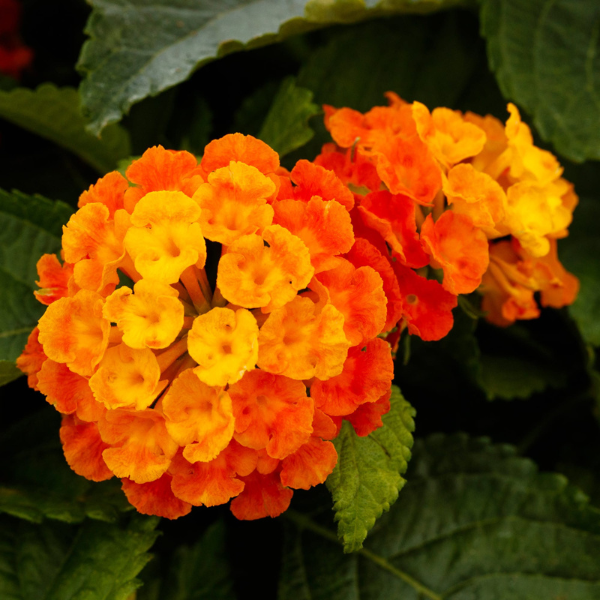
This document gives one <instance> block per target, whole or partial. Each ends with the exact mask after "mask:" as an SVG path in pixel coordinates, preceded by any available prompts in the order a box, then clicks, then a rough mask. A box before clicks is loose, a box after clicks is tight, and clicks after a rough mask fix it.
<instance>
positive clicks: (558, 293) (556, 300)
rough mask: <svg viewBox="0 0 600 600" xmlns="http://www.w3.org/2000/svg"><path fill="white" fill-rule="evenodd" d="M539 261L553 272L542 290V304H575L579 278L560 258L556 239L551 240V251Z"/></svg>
mask: <svg viewBox="0 0 600 600" xmlns="http://www.w3.org/2000/svg"><path fill="white" fill-rule="evenodd" d="M538 261H539V262H540V263H542V264H543V265H545V266H546V267H547V268H548V270H549V271H550V273H551V278H550V281H549V282H548V284H547V285H545V286H544V287H542V290H541V292H542V293H541V298H540V301H541V304H542V306H551V307H552V308H561V307H563V306H568V305H569V304H573V302H575V298H577V293H578V292H579V279H577V277H575V275H572V274H571V273H569V272H568V271H567V270H566V269H565V268H564V267H563V266H562V264H561V263H560V261H559V260H558V249H557V243H556V240H553V239H551V240H550V252H548V254H546V256H544V257H542V258H540V259H538Z"/></svg>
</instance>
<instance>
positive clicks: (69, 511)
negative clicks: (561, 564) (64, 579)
mask: <svg viewBox="0 0 600 600" xmlns="http://www.w3.org/2000/svg"><path fill="white" fill-rule="evenodd" d="M43 402H44V401H43V399H42V397H41V396H40V403H43ZM59 427H60V415H59V414H58V413H57V412H56V411H55V410H54V408H51V407H49V406H47V407H44V408H43V409H42V410H40V411H38V412H37V413H35V414H34V415H32V416H31V417H27V418H26V419H24V420H22V421H20V422H19V423H17V424H16V425H14V426H13V427H11V428H10V429H8V430H6V431H5V432H3V433H2V434H1V435H0V482H1V483H0V512H4V513H6V514H9V515H12V516H15V517H19V518H21V519H26V520H28V521H31V522H35V523H40V522H42V521H43V520H44V519H45V518H47V519H55V520H58V521H64V522H66V523H79V522H81V521H83V520H84V519H85V517H91V518H93V519H97V520H100V521H107V522H109V521H116V520H117V518H118V516H119V514H120V512H121V511H125V510H130V509H131V505H130V504H129V503H128V502H127V499H126V498H125V495H124V494H123V492H122V491H121V487H120V483H119V481H118V480H117V479H111V480H109V481H103V482H101V483H93V482H91V481H88V480H87V479H85V478H83V477H80V476H78V475H76V474H75V473H74V472H73V471H71V469H70V468H69V466H68V464H67V462H66V461H65V458H64V456H63V453H62V448H61V446H60V441H59V438H58V429H59ZM1 597H2V596H1V595H0V598H1Z"/></svg>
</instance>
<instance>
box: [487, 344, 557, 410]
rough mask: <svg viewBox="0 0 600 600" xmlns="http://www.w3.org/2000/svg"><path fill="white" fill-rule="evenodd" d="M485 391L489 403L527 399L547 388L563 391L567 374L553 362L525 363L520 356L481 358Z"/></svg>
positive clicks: (530, 361) (533, 361) (532, 361)
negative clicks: (499, 399) (491, 401)
mask: <svg viewBox="0 0 600 600" xmlns="http://www.w3.org/2000/svg"><path fill="white" fill-rule="evenodd" d="M480 383H481V387H482V389H483V390H484V391H485V393H486V395H487V397H488V400H494V399H496V398H503V399H504V400H513V399H515V398H521V399H526V398H529V396H531V394H534V393H535V392H543V391H544V390H545V389H546V388H547V387H549V386H551V387H562V386H564V385H565V384H566V373H564V372H563V371H561V370H560V369H556V367H554V366H553V365H552V364H551V363H550V362H541V361H535V360H527V359H522V358H519V357H516V356H492V355H483V356H482V357H481V379H480Z"/></svg>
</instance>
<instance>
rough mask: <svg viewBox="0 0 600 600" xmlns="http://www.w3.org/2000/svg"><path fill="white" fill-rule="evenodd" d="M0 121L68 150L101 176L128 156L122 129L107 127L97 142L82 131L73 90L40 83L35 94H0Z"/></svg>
mask: <svg viewBox="0 0 600 600" xmlns="http://www.w3.org/2000/svg"><path fill="white" fill-rule="evenodd" d="M0 117H2V118H3V119H6V120H7V121H10V122H11V123H15V124H16V125H18V126H19V127H23V128H24V129H27V130H29V131H31V132H33V133H35V134H37V135H40V136H42V137H43V138H46V139H49V140H51V141H52V142H55V143H56V144H58V145H59V146H62V147H63V148H66V149H67V150H70V151H71V152H73V153H74V154H76V155H77V156H79V157H80V158H81V159H82V160H84V161H85V162H86V163H88V164H89V165H91V166H92V167H94V168H95V169H96V170H97V171H98V172H99V173H100V174H102V175H103V174H104V173H106V172H108V171H112V170H113V169H114V168H115V167H116V165H117V161H118V160H119V159H120V158H123V157H125V156H128V155H129V154H131V144H130V141H129V134H128V133H127V131H126V130H125V129H123V128H122V127H120V126H118V125H114V126H112V127H109V128H108V129H106V130H105V131H103V132H102V138H101V139H98V138H97V137H95V136H94V135H92V134H91V133H89V132H87V131H86V129H85V120H84V118H83V116H82V115H81V112H80V109H79V94H78V93H77V90H76V89H74V88H70V87H63V88H57V87H56V86H54V85H53V84H51V83H44V84H42V85H40V86H39V87H38V88H37V89H36V90H30V89H27V88H16V89H14V90H12V91H10V92H3V91H0Z"/></svg>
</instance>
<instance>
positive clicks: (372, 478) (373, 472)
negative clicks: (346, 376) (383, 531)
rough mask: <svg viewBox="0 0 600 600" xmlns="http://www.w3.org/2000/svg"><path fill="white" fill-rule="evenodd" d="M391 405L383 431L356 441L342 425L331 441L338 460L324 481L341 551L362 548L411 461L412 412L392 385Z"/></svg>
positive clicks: (352, 432)
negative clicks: (336, 525)
mask: <svg viewBox="0 0 600 600" xmlns="http://www.w3.org/2000/svg"><path fill="white" fill-rule="evenodd" d="M390 403H391V409H390V412H389V413H388V414H387V415H385V416H384V417H383V419H382V420H383V427H380V428H379V429H377V430H375V431H374V432H373V433H371V434H370V435H369V436H367V437H358V436H357V435H356V433H355V432H354V429H353V428H352V426H351V425H350V423H348V422H347V421H346V422H344V425H343V427H342V431H341V433H340V434H339V436H338V437H337V438H336V439H335V440H334V442H333V443H334V445H335V448H336V450H337V453H338V462H337V465H336V467H335V469H334V470H333V473H331V475H330V476H329V477H328V478H327V487H328V488H329V491H330V492H331V495H332V497H333V502H334V505H333V510H334V511H335V519H336V521H339V525H338V535H339V536H340V538H341V539H343V542H344V552H353V551H355V550H358V549H359V548H361V547H362V543H363V541H364V540H365V538H366V537H367V533H368V531H369V529H371V528H372V527H373V525H374V524H375V521H376V519H377V518H378V517H380V516H381V514H382V513H383V511H384V510H389V508H390V506H391V505H392V504H393V503H394V502H395V501H396V499H397V498H398V492H399V491H400V490H401V489H402V487H403V486H404V484H405V483H406V481H405V480H404V479H403V477H402V474H403V473H404V472H405V471H406V467H407V465H408V461H409V460H410V448H411V447H412V443H413V437H412V432H413V431H414V421H413V417H414V416H415V411H414V409H413V408H412V407H411V406H410V404H409V403H408V402H407V401H406V400H405V399H404V398H403V397H402V394H401V393H400V390H399V389H398V388H397V387H396V386H392V397H391V399H390Z"/></svg>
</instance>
